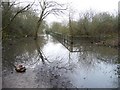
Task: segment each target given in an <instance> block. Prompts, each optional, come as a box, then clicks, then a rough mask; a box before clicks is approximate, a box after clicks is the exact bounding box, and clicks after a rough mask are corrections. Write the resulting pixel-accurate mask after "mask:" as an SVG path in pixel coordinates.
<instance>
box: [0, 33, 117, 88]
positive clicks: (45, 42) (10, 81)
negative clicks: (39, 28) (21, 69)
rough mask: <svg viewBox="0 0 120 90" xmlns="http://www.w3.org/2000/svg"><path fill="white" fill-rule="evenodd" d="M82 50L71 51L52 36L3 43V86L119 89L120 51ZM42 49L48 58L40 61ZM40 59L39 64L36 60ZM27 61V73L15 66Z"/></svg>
mask: <svg viewBox="0 0 120 90" xmlns="http://www.w3.org/2000/svg"><path fill="white" fill-rule="evenodd" d="M77 48H80V50H81V52H69V50H68V49H66V48H65V47H64V46H63V45H62V44H61V43H59V42H58V41H57V40H56V39H54V38H53V37H51V36H46V35H43V36H40V37H39V40H38V42H37V45H36V43H35V41H34V40H33V38H24V39H20V40H9V41H7V42H3V52H2V53H3V71H2V72H3V73H2V75H3V88H53V87H54V88H117V87H118V84H119V83H118V50H117V49H114V48H110V47H102V46H92V45H82V44H80V45H79V46H78V47H77ZM38 49H41V50H42V51H43V53H44V55H45V56H46V57H47V59H48V60H49V61H47V60H45V64H43V63H42V60H41V59H40V60H38V59H39V56H38V52H37V51H38ZM35 62H36V63H35ZM12 64H14V65H17V64H23V65H25V66H26V67H27V71H26V72H25V73H17V72H15V70H14V67H13V65H12Z"/></svg>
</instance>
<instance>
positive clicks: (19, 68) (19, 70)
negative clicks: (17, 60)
mask: <svg viewBox="0 0 120 90" xmlns="http://www.w3.org/2000/svg"><path fill="white" fill-rule="evenodd" d="M15 70H16V71H17V72H21V73H22V72H25V71H26V68H25V67H24V66H23V65H21V64H20V65H18V66H16V67H15Z"/></svg>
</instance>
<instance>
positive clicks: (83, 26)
mask: <svg viewBox="0 0 120 90" xmlns="http://www.w3.org/2000/svg"><path fill="white" fill-rule="evenodd" d="M49 30H51V31H54V32H59V33H62V34H66V35H70V32H71V31H70V26H69V23H68V24H66V25H64V24H62V23H58V22H54V23H52V25H51V26H50V29H49ZM71 30H72V33H73V35H74V36H118V35H117V34H118V15H111V14H109V13H107V12H101V13H96V14H94V13H91V12H87V13H84V14H80V17H79V20H76V21H71Z"/></svg>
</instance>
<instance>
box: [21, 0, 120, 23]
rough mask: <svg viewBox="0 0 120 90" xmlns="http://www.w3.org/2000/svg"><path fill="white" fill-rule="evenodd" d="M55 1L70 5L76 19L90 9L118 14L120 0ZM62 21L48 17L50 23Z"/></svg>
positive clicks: (60, 18) (51, 16)
mask: <svg viewBox="0 0 120 90" xmlns="http://www.w3.org/2000/svg"><path fill="white" fill-rule="evenodd" d="M19 1H34V0H19ZM36 1H37V0H36ZM52 1H53V0H52ZM54 1H56V2H59V3H65V4H70V6H71V7H72V9H73V10H75V15H74V16H75V17H74V18H76V17H77V14H78V13H80V12H85V11H86V10H90V9H92V10H93V11H95V12H103V11H105V12H110V13H116V12H118V2H119V1H120V0H54ZM62 18H63V19H62ZM65 19H66V18H65ZM61 20H62V21H63V20H64V17H59V18H58V17H57V18H56V17H55V16H53V15H50V16H48V17H47V21H48V22H52V21H61Z"/></svg>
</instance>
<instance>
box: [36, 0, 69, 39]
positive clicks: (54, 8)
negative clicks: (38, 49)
mask: <svg viewBox="0 0 120 90" xmlns="http://www.w3.org/2000/svg"><path fill="white" fill-rule="evenodd" d="M38 1H39V5H40V13H39V14H40V16H39V20H38V21H37V27H36V31H35V40H36V39H37V36H38V35H37V34H38V30H39V27H40V26H41V24H42V21H43V20H44V19H45V18H46V17H47V16H48V15H49V14H54V15H60V14H61V13H64V12H63V11H64V10H66V9H67V8H65V7H64V4H59V3H57V2H55V1H47V0H38Z"/></svg>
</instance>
